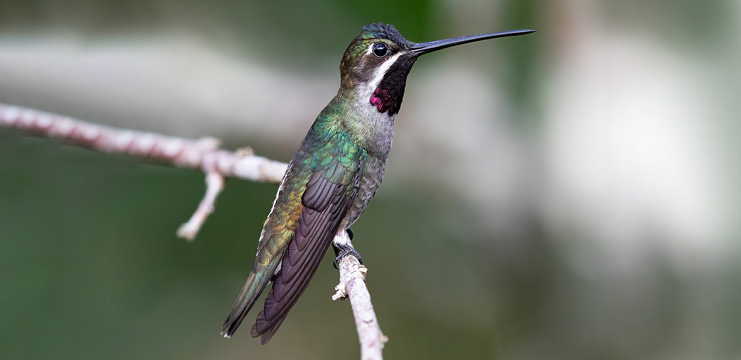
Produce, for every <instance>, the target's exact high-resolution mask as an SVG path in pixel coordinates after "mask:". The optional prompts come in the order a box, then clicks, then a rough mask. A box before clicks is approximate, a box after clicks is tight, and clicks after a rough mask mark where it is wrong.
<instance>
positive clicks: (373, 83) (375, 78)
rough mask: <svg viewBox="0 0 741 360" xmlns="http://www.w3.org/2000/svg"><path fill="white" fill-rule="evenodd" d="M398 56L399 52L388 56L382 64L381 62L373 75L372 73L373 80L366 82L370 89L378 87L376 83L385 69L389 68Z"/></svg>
mask: <svg viewBox="0 0 741 360" xmlns="http://www.w3.org/2000/svg"><path fill="white" fill-rule="evenodd" d="M399 56H401V52H398V53H396V55H394V56H392V57H390V58H389V59H388V60H386V61H385V62H384V63H383V64H381V66H379V67H378V69H377V70H376V73H375V75H373V80H372V81H371V82H370V83H368V84H369V85H370V86H369V87H370V88H371V91H373V90H375V89H376V88H377V87H378V84H380V83H381V80H383V76H384V75H386V71H388V70H389V69H390V68H391V65H394V63H395V62H396V60H398V59H399Z"/></svg>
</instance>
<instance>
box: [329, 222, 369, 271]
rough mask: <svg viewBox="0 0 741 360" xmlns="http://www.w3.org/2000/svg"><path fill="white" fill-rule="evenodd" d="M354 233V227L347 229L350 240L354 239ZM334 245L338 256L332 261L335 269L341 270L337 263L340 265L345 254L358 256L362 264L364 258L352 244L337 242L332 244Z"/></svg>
mask: <svg viewBox="0 0 741 360" xmlns="http://www.w3.org/2000/svg"><path fill="white" fill-rule="evenodd" d="M353 235H354V234H353V231H352V229H349V228H348V229H347V236H349V237H350V240H352V238H353ZM332 247H333V248H334V254H335V256H336V257H335V258H334V261H333V262H332V266H334V268H335V269H338V270H339V268H338V267H337V265H339V263H340V260H342V258H344V257H345V256H347V255H351V254H352V255H354V256H355V257H356V258H358V262H360V264H361V265H362V264H363V258H362V257H360V253H359V252H358V251H357V250H355V248H354V247H352V245H336V244H332Z"/></svg>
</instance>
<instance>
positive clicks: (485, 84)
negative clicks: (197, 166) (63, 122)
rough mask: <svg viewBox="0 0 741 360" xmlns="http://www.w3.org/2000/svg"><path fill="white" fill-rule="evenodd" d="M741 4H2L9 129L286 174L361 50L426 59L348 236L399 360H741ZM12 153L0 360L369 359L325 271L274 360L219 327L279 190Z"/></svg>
mask: <svg viewBox="0 0 741 360" xmlns="http://www.w3.org/2000/svg"><path fill="white" fill-rule="evenodd" d="M739 18H741V2H739V1H734V0H728V1H723V0H717V1H707V2H699V1H683V0H680V1H669V0H654V1H620V2H618V1H606V0H605V1H577V0H554V1H550V2H539V1H531V0H526V1H491V2H490V1H476V0H470V1H458V0H456V1H453V0H441V1H425V0H415V1H409V2H404V3H401V2H396V1H388V0H383V1H373V2H364V3H361V2H358V3H350V2H344V1H334V0H316V1H311V2H308V1H276V2H250V1H228V0H215V1H210V2H201V1H192V0H188V1H179V2H174V1H167V0H147V1H126V0H116V1H86V0H71V1H64V2H59V1H48V0H23V1H20V0H2V1H0V102H2V103H10V104H16V105H21V106H28V107H33V108H38V109H41V110H45V111H49V112H54V113H59V114H63V115H67V116H72V117H76V118H81V119H85V120H88V121H93V122H98V123H102V124H108V125H112V126H117V127H124V128H133V129H138V130H146V131H155V132H161V133H165V134H170V135H178V136H185V137H193V138H197V137H201V136H207V135H210V136H214V137H217V138H220V139H222V140H224V143H225V146H226V147H228V148H237V147H241V146H245V145H249V146H252V147H253V148H254V149H255V150H256V152H257V153H258V154H261V155H264V156H268V157H270V158H273V159H277V160H282V161H287V160H288V159H290V157H291V155H292V153H293V151H294V150H295V148H296V147H297V144H298V143H299V142H300V140H301V139H302V137H303V136H304V134H305V132H306V130H307V129H308V127H309V126H310V124H311V122H312V121H313V119H314V117H315V116H316V114H318V113H319V111H320V110H321V109H322V108H323V107H324V105H325V104H326V103H327V102H328V101H329V99H331V97H332V96H333V95H334V93H335V91H336V89H337V86H338V84H339V76H338V66H339V59H340V56H341V54H342V52H343V51H344V49H345V47H346V46H347V44H348V43H349V41H350V40H351V39H352V38H353V37H355V35H356V34H357V33H358V32H359V30H360V27H361V26H362V25H364V24H368V23H371V22H376V21H383V22H387V23H392V24H394V25H396V26H397V28H398V29H399V30H400V31H401V32H402V33H403V34H404V35H405V36H406V37H407V38H409V39H411V40H413V41H429V40H435V39H439V38H446V37H453V36H459V35H465V34H474V33H480V32H493V31H502V30H510V29H517V28H535V29H537V30H538V33H536V34H534V35H529V36H525V37H518V38H508V39H500V40H493V41H488V42H482V43H476V44H469V45H465V46H462V47H457V48H454V49H449V50H445V51H441V52H438V53H435V54H434V55H427V56H425V57H423V58H422V59H421V60H420V61H419V62H417V65H415V68H414V70H413V71H412V73H411V75H410V77H409V82H408V86H407V92H406V94H407V95H406V99H405V101H404V106H403V109H402V111H401V113H400V115H399V116H398V118H397V121H396V141H395V143H394V149H393V151H392V155H391V159H390V161H389V166H388V171H387V176H386V180H385V182H384V186H383V187H382V189H381V191H380V192H379V193H378V195H377V196H376V199H375V200H374V202H373V204H372V206H371V207H370V208H369V209H368V210H367V211H366V213H365V214H364V215H363V217H362V218H361V219H360V221H359V222H358V223H357V224H356V225H355V226H354V230H355V233H356V241H355V244H356V246H357V247H358V248H359V250H360V251H361V253H362V254H363V259H364V260H365V262H366V265H368V267H369V268H370V272H369V274H368V280H367V282H368V286H369V288H370V290H371V292H372V295H373V301H374V304H375V307H376V311H377V314H378V317H379V320H380V323H381V326H382V328H383V330H384V332H385V333H386V335H388V336H389V338H390V341H389V343H388V344H387V345H386V348H385V352H384V353H385V355H386V357H387V358H389V359H417V358H420V359H422V358H424V359H451V358H456V359H508V360H519V359H546V358H547V359H738V358H741V262H739V261H740V260H741V251H740V250H741V249H740V248H739V242H738V240H739V237H740V236H739V235H740V234H741V226H739V221H738V220H739V207H740V204H741V201H740V200H741V197H740V196H739V194H738V192H737V191H736V189H737V188H738V186H737V184H738V183H739V181H740V180H741V176H739V173H740V172H739V170H740V169H739V165H740V164H741V162H739V161H738V159H739V154H741V148H740V147H739V145H738V139H739V134H741V126H740V122H739V116H738V114H739V113H740V111H741V107H740V105H739V104H740V102H739V101H738V99H739V94H741V89H739V84H740V83H741V75H740V72H739V68H738V64H739V63H741V42H740V41H739V38H740V37H739V35H741V25H740V24H741V22H739V21H738V19H739ZM203 181H204V176H203V174H202V173H200V172H198V171H191V170H183V169H178V168H173V167H168V166H161V164H157V163H152V162H147V161H142V160H141V159H136V158H130V157H126V156H122V155H108V154H101V153H96V152H92V151H88V150H85V149H79V148H75V147H70V146H67V145H65V144H64V143H63V142H60V141H56V140H49V139H44V138H39V137H35V136H33V135H31V134H28V133H24V132H20V131H17V130H10V129H0V239H1V240H0V359H50V358H54V359H67V358H69V359H99V358H101V357H103V358H107V359H168V358H177V359H206V358H207V359H257V358H260V359H288V358H300V359H352V358H357V356H358V351H359V350H358V345H357V340H356V334H355V330H354V326H353V321H352V317H351V312H350V308H349V304H348V303H345V302H332V301H330V296H331V295H332V293H333V287H334V285H335V284H336V282H337V273H336V271H335V270H334V269H332V266H331V260H330V259H329V258H327V259H325V262H324V263H323V264H322V266H321V268H320V270H319V272H318V273H317V275H316V276H315V278H314V280H313V282H312V284H311V286H310V287H309V289H308V291H307V292H306V293H305V294H304V295H303V297H302V299H301V301H300V302H299V303H298V304H297V306H296V307H295V308H294V309H293V310H292V312H291V314H290V316H289V317H288V320H287V321H286V322H285V324H284V325H283V327H282V328H281V331H280V332H279V333H278V335H277V336H276V337H275V338H274V339H273V340H272V341H271V342H270V343H269V344H268V345H267V346H260V345H259V342H258V341H256V340H253V339H251V338H250V337H249V326H250V325H251V322H252V321H253V319H254V314H251V315H249V316H248V318H247V320H245V322H246V323H247V324H245V325H246V326H245V328H243V329H241V330H240V331H238V332H237V334H236V336H235V337H234V338H232V339H231V340H225V339H223V338H221V337H220V336H219V330H220V326H221V322H222V320H223V318H224V316H225V315H226V312H227V311H228V309H229V307H230V306H231V304H232V301H233V300H234V297H235V295H236V293H237V292H238V291H239V289H240V287H241V286H242V282H243V280H244V278H245V276H246V274H247V272H248V270H249V268H250V266H251V263H252V260H253V256H254V250H255V246H256V242H257V238H258V235H259V232H260V228H261V224H262V222H263V220H264V218H265V216H266V215H267V213H268V211H269V208H270V205H271V203H272V200H273V197H274V194H275V191H276V189H277V186H275V185H268V184H257V183H251V182H247V181H241V180H231V181H229V182H228V185H227V188H226V190H225V192H224V193H223V194H222V195H221V197H220V199H219V202H218V204H217V208H216V212H215V213H214V214H213V215H212V216H211V217H210V218H209V219H208V221H207V222H206V224H205V227H204V228H203V230H202V232H201V233H200V235H199V236H198V238H197V239H196V241H195V242H194V243H187V242H185V241H183V240H181V239H178V238H176V236H175V230H176V229H177V227H178V226H179V224H181V223H182V222H184V221H186V220H187V219H188V217H189V216H190V215H191V213H192V212H193V211H194V209H195V207H196V206H197V204H198V202H199V201H200V199H201V197H202V195H203V190H204V183H203Z"/></svg>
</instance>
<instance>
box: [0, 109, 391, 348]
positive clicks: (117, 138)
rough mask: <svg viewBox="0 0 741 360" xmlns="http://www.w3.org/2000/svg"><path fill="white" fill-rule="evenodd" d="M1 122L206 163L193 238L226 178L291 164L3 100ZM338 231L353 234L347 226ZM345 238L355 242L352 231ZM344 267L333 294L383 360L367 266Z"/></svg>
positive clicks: (258, 176)
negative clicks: (344, 304)
mask: <svg viewBox="0 0 741 360" xmlns="http://www.w3.org/2000/svg"><path fill="white" fill-rule="evenodd" d="M0 126H5V127H10V128H17V129H23V130H28V131H33V132H36V133H40V134H42V135H46V136H48V137H55V138H60V139H64V140H66V141H68V142H70V143H72V144H73V145H79V146H86V147H92V148H94V149H97V150H100V151H103V152H108V153H119V154H128V155H132V156H141V157H148V158H152V159H156V160H159V161H162V162H165V163H169V164H174V165H176V166H180V167H184V168H193V169H201V170H202V171H203V172H205V173H206V195H205V196H204V197H203V200H201V203H200V205H199V206H198V209H197V210H196V212H195V213H194V214H193V216H192V217H191V218H190V220H188V222H186V223H185V224H183V225H182V226H180V228H179V229H178V236H180V237H182V238H185V239H188V240H193V239H194V238H195V236H196V235H197V234H198V231H199V230H200V228H201V226H202V225H203V223H204V221H206V218H207V217H208V215H209V214H210V213H212V212H213V210H214V204H215V202H216V198H217V197H218V196H219V193H221V191H222V190H223V189H224V178H226V177H236V178H240V179H245V180H252V181H259V182H270V183H279V182H280V181H281V179H282V177H283V173H285V171H286V167H287V165H286V164H285V163H282V162H278V161H273V160H269V159H266V158H264V157H261V156H255V155H254V154H253V153H252V150H251V149H249V148H244V149H239V150H237V151H235V152H230V151H226V150H221V149H219V147H220V145H221V144H220V142H219V141H218V140H216V139H214V138H203V139H199V140H192V139H184V138H178V137H173V136H165V135H160V134H155V133H150V132H143V131H134V130H127V129H117V128H113V127H109V126H104V125H98V124H93V123H88V122H85V121H81V120H76V119H71V118H68V117H64V116H59V115H54V114H49V113H45V112H42V111H38V110H33V109H28V108H22V107H16V106H10V105H4V104H0ZM337 236H343V237H347V236H348V235H347V232H345V231H341V232H340V234H339V235H337ZM341 240H342V241H344V242H347V243H348V244H350V239H349V237H348V238H343V239H341ZM339 269H340V283H339V285H337V287H336V288H335V290H337V293H336V294H335V295H334V296H332V299H333V300H337V299H344V298H347V297H349V298H350V305H351V306H352V310H353V316H354V317H355V325H356V327H357V331H358V339H359V340H360V356H361V359H362V360H381V359H383V354H382V349H383V344H384V343H385V342H386V341H387V338H386V336H384V335H383V333H382V332H381V328H380V327H379V325H378V320H377V319H376V314H375V312H374V311H373V304H372V303H371V299H370V293H369V292H368V288H367V287H366V285H365V274H366V272H367V269H366V267H365V266H363V265H361V264H360V262H359V261H358V259H357V258H356V257H355V256H353V255H348V256H345V257H344V258H342V260H340V263H339Z"/></svg>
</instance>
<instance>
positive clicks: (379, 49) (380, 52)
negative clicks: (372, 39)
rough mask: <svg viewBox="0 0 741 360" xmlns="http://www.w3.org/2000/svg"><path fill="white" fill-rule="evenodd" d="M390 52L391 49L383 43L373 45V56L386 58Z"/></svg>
mask: <svg viewBox="0 0 741 360" xmlns="http://www.w3.org/2000/svg"><path fill="white" fill-rule="evenodd" d="M388 51H389V49H388V48H387V47H386V45H384V44H383V43H375V44H373V55H376V56H378V57H384V56H386V53H388Z"/></svg>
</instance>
